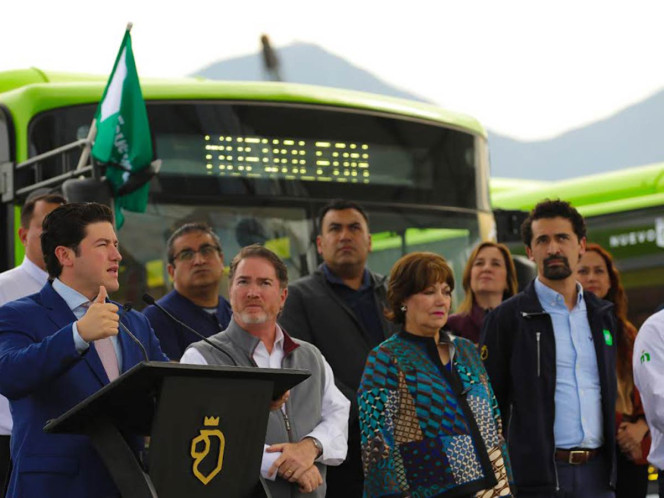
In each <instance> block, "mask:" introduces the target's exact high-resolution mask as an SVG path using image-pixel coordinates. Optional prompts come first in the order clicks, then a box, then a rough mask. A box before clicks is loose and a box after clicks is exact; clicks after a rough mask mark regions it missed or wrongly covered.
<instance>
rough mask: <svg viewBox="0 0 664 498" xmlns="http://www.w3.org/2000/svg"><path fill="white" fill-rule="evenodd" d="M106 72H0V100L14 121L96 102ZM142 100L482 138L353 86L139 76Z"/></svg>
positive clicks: (422, 107)
mask: <svg viewBox="0 0 664 498" xmlns="http://www.w3.org/2000/svg"><path fill="white" fill-rule="evenodd" d="M107 78H108V77H107V76H95V75H85V74H75V73H61V72H49V71H41V70H39V69H37V68H31V69H24V70H16V71H5V72H0V104H4V105H5V106H7V107H8V108H9V109H10V111H11V112H12V114H13V116H14V118H15V119H17V121H19V122H26V121H27V120H29V118H31V117H32V116H34V115H35V114H38V113H40V112H42V111H46V110H50V109H55V108H58V107H64V106H68V105H78V104H91V103H96V102H98V101H99V99H100V98H101V95H102V93H103V91H104V86H105V84H106V81H107ZM141 88H142V90H143V96H144V98H145V99H146V100H202V101H209V100H233V101H238V100H240V101H247V100H249V101H251V100H256V101H260V102H289V103H304V104H319V105H330V106H334V107H345V108H351V109H359V110H366V111H377V112H384V113H388V114H395V115H400V116H404V117H408V118H414V119H422V120H425V121H431V122H436V123H441V124H445V125H449V126H453V127H456V128H460V129H463V130H466V131H468V132H471V133H474V134H476V135H480V136H482V137H485V138H486V136H487V135H486V131H485V130H484V128H483V127H482V125H481V124H480V123H479V122H478V121H477V120H475V119H474V118H472V117H469V116H466V115H463V114H458V113H454V112H450V111H446V110H444V109H441V108H440V107H436V106H433V105H430V104H425V103H421V102H416V101H410V100H405V99H399V98H394V97H388V96H384V95H374V94H370V93H364V92H357V91H352V90H341V89H337V88H328V87H322V86H313V85H303V84H296V83H277V82H239V81H216V80H208V79H203V78H177V79H157V78H144V79H142V80H141Z"/></svg>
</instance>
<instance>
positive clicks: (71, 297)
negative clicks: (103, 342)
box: [53, 278, 122, 372]
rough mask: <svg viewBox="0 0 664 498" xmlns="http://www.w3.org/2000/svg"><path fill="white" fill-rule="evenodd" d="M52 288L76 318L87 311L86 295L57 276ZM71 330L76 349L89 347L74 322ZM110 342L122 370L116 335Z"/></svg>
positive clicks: (80, 351) (79, 350)
mask: <svg viewBox="0 0 664 498" xmlns="http://www.w3.org/2000/svg"><path fill="white" fill-rule="evenodd" d="M53 290H54V291H55V292H57V293H58V294H59V295H60V297H61V298H62V299H64V300H65V303H67V306H69V309H70V310H71V311H72V313H74V316H75V317H76V319H77V320H80V319H81V318H83V315H85V312H86V311H87V308H86V307H85V305H86V304H88V303H89V302H90V300H89V299H88V298H87V297H85V296H84V295H83V294H81V293H80V292H78V291H77V290H74V289H72V288H71V287H69V286H68V285H67V284H64V283H63V282H62V281H61V280H60V279H58V278H56V279H55V280H53ZM72 331H73V334H74V346H75V347H76V351H78V352H79V353H83V351H86V350H87V349H88V348H89V347H90V343H89V342H85V341H84V340H83V338H82V337H81V335H80V334H79V333H78V327H77V326H76V322H74V324H73V325H72ZM111 342H112V343H113V347H114V348H115V354H116V356H117V357H118V368H119V370H120V372H122V349H121V348H120V343H119V342H118V338H117V336H111Z"/></svg>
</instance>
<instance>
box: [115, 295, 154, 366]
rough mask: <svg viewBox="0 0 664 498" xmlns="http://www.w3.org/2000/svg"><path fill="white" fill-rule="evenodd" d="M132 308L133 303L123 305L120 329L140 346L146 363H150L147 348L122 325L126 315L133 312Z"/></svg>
mask: <svg viewBox="0 0 664 498" xmlns="http://www.w3.org/2000/svg"><path fill="white" fill-rule="evenodd" d="M131 308H132V306H131V303H125V304H123V305H122V312H121V313H120V321H119V325H120V328H121V329H122V330H124V331H125V332H126V333H127V335H128V336H129V337H131V340H132V341H134V342H135V343H136V344H138V347H139V348H141V351H142V352H143V358H145V361H150V359H149V358H148V353H147V351H146V350H145V347H143V344H142V343H141V341H139V340H138V338H137V337H136V336H135V335H134V334H132V333H131V331H130V330H129V328H128V327H127V326H126V325H125V324H124V323H122V318H123V317H124V316H125V314H126V313H128V312H129V311H131Z"/></svg>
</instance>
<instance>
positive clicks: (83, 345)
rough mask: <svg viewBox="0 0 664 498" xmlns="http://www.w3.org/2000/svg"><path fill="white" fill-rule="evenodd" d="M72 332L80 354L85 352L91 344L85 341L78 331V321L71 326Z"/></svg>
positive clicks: (75, 345)
mask: <svg viewBox="0 0 664 498" xmlns="http://www.w3.org/2000/svg"><path fill="white" fill-rule="evenodd" d="M71 330H72V333H73V334H74V347H75V348H76V351H78V353H79V354H83V353H84V352H85V351H87V349H88V348H89V347H90V344H89V343H87V342H85V341H84V340H83V338H82V337H81V335H80V334H79V333H78V327H77V326H76V322H74V324H73V325H72V326H71Z"/></svg>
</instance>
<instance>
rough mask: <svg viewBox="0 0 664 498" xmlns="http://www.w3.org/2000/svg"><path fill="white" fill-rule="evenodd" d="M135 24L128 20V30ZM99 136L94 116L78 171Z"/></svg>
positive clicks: (88, 156) (84, 163)
mask: <svg viewBox="0 0 664 498" xmlns="http://www.w3.org/2000/svg"><path fill="white" fill-rule="evenodd" d="M133 26H134V23H133V22H128V23H127V31H129V32H130V33H131V28H132V27H133ZM96 137H97V120H96V119H95V118H92V124H90V131H89V132H88V136H87V138H86V139H85V145H84V146H83V150H82V151H81V157H79V158H78V165H77V166H76V171H78V170H80V169H83V168H84V167H85V165H86V163H87V162H88V159H89V158H90V151H91V150H92V143H93V142H94V141H95V138H96ZM92 176H93V178H94V176H95V171H94V170H93V171H92Z"/></svg>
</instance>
